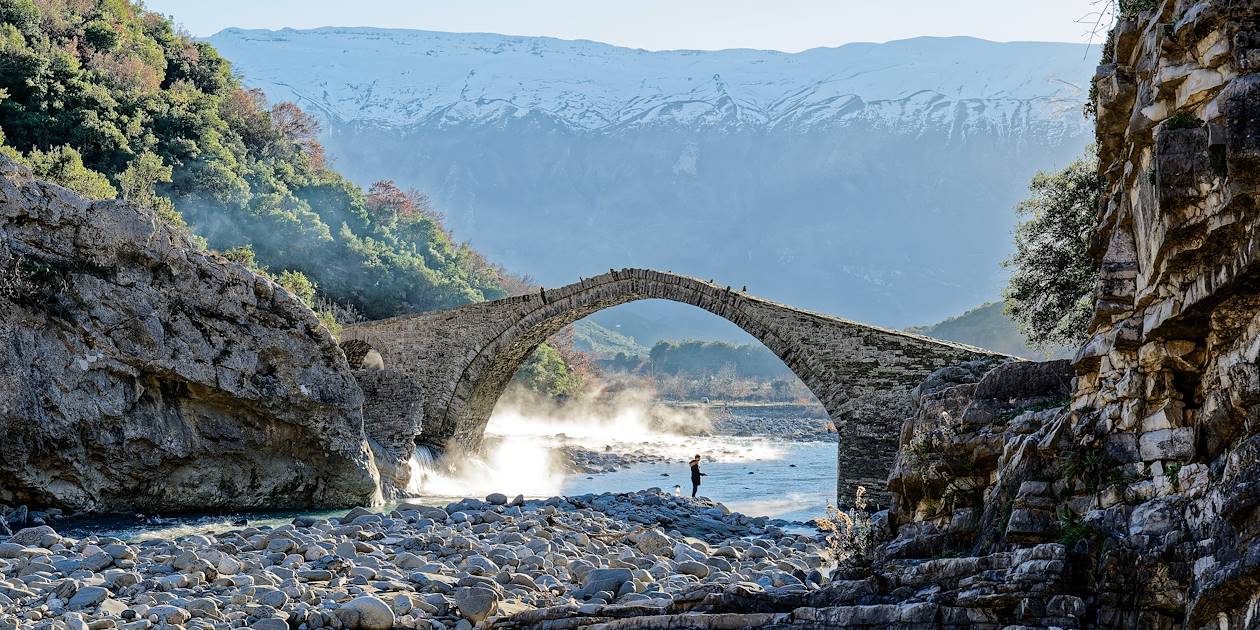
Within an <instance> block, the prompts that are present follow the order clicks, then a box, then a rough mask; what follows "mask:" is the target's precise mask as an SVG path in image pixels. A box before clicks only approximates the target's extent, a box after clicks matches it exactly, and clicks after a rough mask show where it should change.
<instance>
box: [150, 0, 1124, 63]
mask: <svg viewBox="0 0 1260 630" xmlns="http://www.w3.org/2000/svg"><path fill="white" fill-rule="evenodd" d="M1101 2H1102V0H633V1H630V0H618V1H615V2H614V1H607V0H442V1H432V0H355V1H351V2H347V1H346V0H217V1H215V2H207V1H206V0H147V2H146V5H147V6H148V7H149V8H150V9H152V10H154V11H158V12H160V13H164V14H167V15H173V16H174V17H175V21H176V22H177V23H180V24H182V25H184V26H185V27H186V28H187V29H188V30H190V31H192V33H193V34H195V35H201V36H206V35H212V34H214V33H215V32H218V31H219V30H221V29H224V28H227V27H229V26H239V27H245V28H273V29H274V28H283V27H286V26H287V27H292V28H313V27H317V26H381V27H393V28H417V29H427V30H435V31H454V32H490V33H504V34H509V35H546V36H551V37H560V38H563V39H592V40H596V41H601V42H607V43H610V44H617V45H622V46H633V47H638V48H647V49H650V50H661V49H673V48H693V49H719V48H769V49H775V50H785V51H798V50H804V49H807V48H813V47H817V46H837V45H840V44H844V43H848V42H855V41H869V42H883V41H888V40H893V39H905V38H908V37H916V36H920V35H941V36H944V35H971V36H973V37H981V38H984V39H991V40H996V41H1012V40H1036V41H1060V42H1085V41H1086V40H1087V39H1088V33H1089V31H1090V30H1091V27H1092V26H1093V22H1094V20H1093V19H1092V17H1091V16H1090V14H1091V12H1093V11H1095V10H1096V9H1097V8H1098V7H1099V6H1101ZM1086 22H1088V23H1086Z"/></svg>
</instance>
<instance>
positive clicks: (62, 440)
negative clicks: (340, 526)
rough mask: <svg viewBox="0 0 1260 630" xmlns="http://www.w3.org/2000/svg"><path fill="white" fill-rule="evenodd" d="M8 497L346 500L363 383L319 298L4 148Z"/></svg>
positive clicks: (0, 448)
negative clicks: (319, 308) (307, 302)
mask: <svg viewBox="0 0 1260 630" xmlns="http://www.w3.org/2000/svg"><path fill="white" fill-rule="evenodd" d="M0 366H2V369H0V435H2V436H3V438H2V439H0V503H11V504H14V505H18V504H25V503H30V504H32V505H40V506H54V507H59V508H64V509H66V510H71V511H95V512H113V511H123V510H125V511H145V512H152V511H178V510H197V511H206V510H220V509H258V508H267V509H276V508H297V507H312V506H327V507H334V506H349V505H357V504H362V503H364V502H368V501H371V500H372V499H373V496H374V494H375V492H376V479H375V477H376V469H375V467H374V464H373V462H372V456H371V453H370V451H369V449H368V446H367V443H366V441H365V439H364V437H363V429H362V424H363V420H362V412H361V406H362V400H363V396H362V392H361V390H360V389H359V387H358V385H357V384H356V383H355V380H354V378H353V376H352V374H351V371H350V369H349V366H348V365H347V364H346V360H345V358H344V356H343V354H342V353H341V352H340V351H339V350H338V348H337V345H336V343H335V342H334V341H333V339H332V337H331V336H330V335H329V333H328V332H327V330H326V329H324V328H323V327H322V326H321V325H320V324H319V323H318V321H317V320H316V318H315V317H314V315H313V313H311V312H310V310H309V309H307V308H306V307H305V306H303V305H302V304H301V303H300V302H299V301H298V300H297V299H296V298H295V297H293V296H292V295H290V294H289V293H288V292H287V291H284V290H283V289H280V288H279V287H278V286H277V285H276V284H275V283H273V282H272V281H270V280H268V279H266V278H263V277H261V276H258V275H256V274H254V273H251V272H250V271H248V270H246V269H245V268H244V267H242V266H240V265H238V264H236V263H233V262H229V261H227V260H226V259H224V258H222V257H220V256H218V255H215V254H212V253H208V252H203V251H199V250H198V249H197V248H195V247H193V246H191V245H190V243H189V242H188V240H187V239H186V238H185V237H184V236H183V235H182V234H181V233H180V232H179V231H178V230H176V229H173V228H171V227H169V226H168V225H166V224H165V223H163V222H162V221H160V220H159V219H158V218H157V217H156V216H154V215H153V214H152V213H150V212H148V211H146V210H143V209H141V208H138V207H135V206H133V205H130V204H127V203H125V202H120V201H87V200H84V199H82V198H80V197H79V196H78V195H76V194H74V193H72V192H70V191H68V190H66V189H64V188H61V187H59V186H55V185H52V184H48V183H45V182H41V181H37V180H35V179H33V178H32V177H31V175H30V173H29V172H28V171H27V170H26V169H25V168H24V167H22V166H20V165H18V164H16V163H14V162H12V161H10V160H8V159H7V158H4V157H0Z"/></svg>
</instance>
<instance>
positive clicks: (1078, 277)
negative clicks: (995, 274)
mask: <svg viewBox="0 0 1260 630" xmlns="http://www.w3.org/2000/svg"><path fill="white" fill-rule="evenodd" d="M1086 153H1087V155H1091V156H1092V155H1093V151H1087V152H1086ZM1102 189H1103V179H1102V177H1101V176H1100V175H1099V174H1098V168H1097V160H1096V159H1095V158H1093V157H1085V158H1081V159H1079V160H1077V161H1075V162H1073V163H1071V164H1069V165H1068V166H1067V167H1066V168H1064V169H1063V170H1061V171H1059V172H1057V173H1049V174H1047V173H1038V174H1037V175H1036V176H1034V177H1033V179H1032V183H1031V185H1030V186H1029V190H1030V191H1031V192H1032V195H1031V196H1030V197H1029V198H1028V199H1026V200H1024V201H1023V202H1021V203H1020V204H1019V205H1018V206H1017V207H1016V211H1017V212H1019V214H1020V215H1021V216H1024V217H1026V218H1025V219H1024V220H1023V221H1021V222H1020V224H1019V226H1018V227H1016V228H1015V254H1014V256H1012V257H1011V258H1010V259H1009V260H1007V261H1006V263H1005V265H1006V266H1007V267H1008V268H1010V269H1012V270H1013V273H1012V274H1011V278H1010V281H1009V282H1008V284H1007V286H1006V290H1005V291H1004V295H1005V297H1006V310H1007V313H1009V314H1010V316H1011V318H1012V319H1014V320H1015V322H1016V323H1017V324H1018V325H1019V329H1020V332H1022V333H1023V334H1024V336H1025V337H1026V338H1027V339H1028V341H1029V343H1030V344H1032V345H1033V346H1035V347H1037V348H1040V349H1043V350H1044V349H1048V348H1053V347H1055V346H1075V345H1079V344H1080V343H1081V342H1082V341H1083V340H1084V338H1085V333H1086V329H1087V327H1088V326H1089V320H1090V317H1091V315H1092V313H1093V305H1094V300H1093V292H1094V286H1095V284H1096V283H1097V282H1098V268H1097V266H1096V265H1095V264H1094V262H1093V261H1092V260H1090V258H1089V256H1088V255H1087V253H1086V250H1087V249H1088V246H1089V236H1090V233H1091V231H1092V230H1093V227H1094V220H1095V216H1096V213H1097V210H1098V202H1099V197H1100V196H1101V195H1102Z"/></svg>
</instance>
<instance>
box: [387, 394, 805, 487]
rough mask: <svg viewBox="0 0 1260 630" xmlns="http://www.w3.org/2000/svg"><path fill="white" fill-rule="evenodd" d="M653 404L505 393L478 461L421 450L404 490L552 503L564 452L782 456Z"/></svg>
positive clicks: (663, 457)
mask: <svg viewBox="0 0 1260 630" xmlns="http://www.w3.org/2000/svg"><path fill="white" fill-rule="evenodd" d="M654 399H655V395H654V393H653V392H650V391H644V390H638V389H636V390H625V391H621V392H617V393H616V394H604V395H600V396H592V397H589V398H586V399H583V400H581V401H569V402H566V403H557V402H555V401H553V400H550V399H545V398H542V397H539V396H536V395H533V394H531V393H529V392H525V391H523V390H517V391H513V392H510V393H509V394H507V395H505V396H504V397H503V398H502V399H501V400H500V401H499V404H498V405H497V406H496V407H495V410H494V414H493V415H492V416H491V418H490V422H489V424H488V425H487V426H486V437H485V442H484V447H485V448H484V452H483V453H482V454H480V455H464V456H454V457H446V458H444V459H442V460H441V461H435V460H434V458H433V455H432V454H431V453H429V452H428V451H426V450H419V451H418V452H417V454H416V456H415V457H413V458H412V461H411V469H412V470H411V473H412V478H411V483H410V484H409V486H408V491H409V492H410V493H411V494H413V495H416V496H427V497H483V496H485V495H487V494H490V493H492V492H502V493H504V494H507V495H508V496H509V497H510V496H513V495H516V494H523V495H525V496H527V497H549V496H556V495H559V494H561V493H562V490H563V488H564V482H565V479H566V476H567V475H569V474H572V473H571V472H570V471H569V470H567V462H568V458H567V456H566V455H565V453H564V449H585V450H588V451H595V452H597V453H601V452H602V453H610V454H629V455H631V456H632V457H633V458H635V459H640V460H649V461H665V462H685V461H687V460H689V459H691V457H692V456H693V455H694V454H696V453H700V454H702V455H703V456H704V457H705V460H706V461H720V462H743V461H754V460H771V459H778V458H780V457H782V454H783V452H782V449H781V448H780V447H777V446H775V445H774V444H772V443H771V442H770V441H768V440H765V439H753V438H740V439H732V438H730V437H726V436H713V435H711V434H710V433H711V431H712V428H713V423H712V420H711V418H710V415H709V413H710V412H709V409H708V408H707V407H700V406H689V407H669V406H665V405H661V404H656V403H655V402H654ZM668 485H672V482H671V483H670V484H668ZM636 489H638V488H622V489H620V490H627V491H628V490H636Z"/></svg>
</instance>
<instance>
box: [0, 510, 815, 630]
mask: <svg viewBox="0 0 1260 630" xmlns="http://www.w3.org/2000/svg"><path fill="white" fill-rule="evenodd" d="M487 499H488V500H486V501H482V500H477V499H464V500H462V501H460V502H458V503H454V504H450V505H448V506H446V507H445V508H436V507H433V506H423V505H412V504H407V503H403V504H401V505H398V506H397V507H396V508H395V509H393V510H390V511H388V512H384V513H374V512H371V511H369V510H364V509H361V508H356V509H355V510H352V511H350V512H349V513H347V514H346V515H345V516H344V517H340V518H333V519H317V518H311V517H299V518H297V519H295V520H294V522H293V523H290V524H285V525H282V526H278V527H262V526H260V527H243V528H240V529H232V530H227V531H221V532H216V533H206V534H198V535H189V536H183V537H180V538H176V539H172V540H145V541H142V542H129V541H124V540H119V539H117V538H111V537H106V536H95V535H91V536H87V537H85V538H82V539H77V540H76V539H73V538H67V537H63V536H61V535H59V534H58V533H57V532H56V531H54V530H53V529H52V528H50V527H47V526H39V527H33V528H27V529H23V530H20V531H17V532H15V533H14V534H13V535H12V536H10V537H8V538H7V540H6V539H4V537H0V630H9V629H13V628H18V627H21V628H49V629H52V628H57V629H60V628H73V629H76V630H77V629H81V628H88V629H90V630H103V629H106V628H119V629H126V630H150V629H151V628H157V627H160V626H165V627H169V628H196V629H207V628H232V627H252V628H264V629H273V630H281V629H282V628H285V627H288V628H303V627H304V628H307V629H309V630H317V629H319V628H347V629H354V628H362V629H364V630H376V629H380V630H385V629H387V628H393V627H402V628H425V629H428V628H433V629H438V628H458V627H465V628H470V627H473V626H474V625H478V624H481V625H483V626H484V625H493V623H494V621H495V620H496V619H503V618H506V617H509V616H510V615H513V614H516V613H519V612H523V611H527V610H531V609H535V608H542V607H549V606H556V605H575V606H582V605H594V604H601V603H631V602H633V603H635V605H636V606H646V607H649V608H651V607H659V608H662V609H663V608H664V607H665V606H667V605H669V604H670V603H671V602H672V601H673V598H675V597H680V596H685V594H686V593H687V592H689V591H691V590H695V589H697V588H701V587H707V586H711V585H713V584H730V583H735V582H742V583H751V584H754V585H759V587H760V588H764V589H766V590H774V589H783V588H791V589H799V588H815V587H816V584H815V582H811V581H810V580H808V577H809V574H810V573H811V572H813V568H814V567H817V566H819V565H821V564H822V563H823V557H824V555H825V554H824V551H823V549H822V546H821V545H820V543H818V542H817V541H816V540H815V537H813V536H809V535H804V534H790V533H786V532H784V530H783V529H782V527H781V526H782V525H783V523H782V522H781V521H771V520H769V519H766V518H764V517H756V518H754V517H747V516H743V515H741V514H737V513H730V511H729V510H726V509H725V507H723V506H721V505H720V504H717V503H713V502H711V501H709V500H706V499H698V500H697V499H689V498H680V497H674V496H672V495H669V494H667V493H664V492H662V491H660V490H658V489H652V490H646V491H641V492H634V493H625V494H601V495H584V496H579V497H567V498H566V497H553V498H551V499H547V500H534V501H525V500H524V499H523V498H522V497H517V498H516V499H514V500H512V501H508V500H507V497H506V496H504V495H492V496H490V497H488V498H487Z"/></svg>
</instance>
